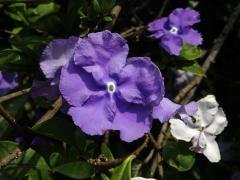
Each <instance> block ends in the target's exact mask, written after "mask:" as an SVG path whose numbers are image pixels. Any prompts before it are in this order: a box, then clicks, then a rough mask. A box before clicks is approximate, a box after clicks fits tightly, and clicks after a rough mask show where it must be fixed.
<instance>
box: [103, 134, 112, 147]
mask: <svg viewBox="0 0 240 180" xmlns="http://www.w3.org/2000/svg"><path fill="white" fill-rule="evenodd" d="M109 137H110V131H106V132H105V133H104V140H103V142H104V143H105V144H108V143H109Z"/></svg>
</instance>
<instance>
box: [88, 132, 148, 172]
mask: <svg viewBox="0 0 240 180" xmlns="http://www.w3.org/2000/svg"><path fill="white" fill-rule="evenodd" d="M148 142H149V135H148V134H146V135H145V139H144V142H143V143H142V144H141V145H140V146H139V147H138V148H137V149H136V150H135V151H133V152H132V153H131V154H129V155H128V156H126V157H125V158H118V159H114V160H108V161H101V159H100V158H97V159H90V160H89V163H90V164H92V165H94V166H95V167H98V168H104V169H109V168H113V167H116V166H117V165H119V164H121V163H122V162H123V161H124V160H125V159H126V158H127V157H129V156H131V155H135V156H138V155H139V154H140V153H141V152H142V150H143V149H144V148H146V147H147V144H148Z"/></svg>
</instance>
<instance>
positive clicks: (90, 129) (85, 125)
mask: <svg viewBox="0 0 240 180" xmlns="http://www.w3.org/2000/svg"><path fill="white" fill-rule="evenodd" d="M68 114H69V115H71V116H72V118H73V121H74V124H75V125H77V126H78V127H80V128H81V129H82V131H83V132H85V133H87V134H89V135H103V134H104V132H105V131H106V130H108V129H111V126H112V121H113V118H114V115H115V107H114V106H111V102H110V100H109V99H108V98H106V96H91V98H89V99H88V100H87V102H86V103H85V104H84V105H83V106H81V107H70V108H69V111H68Z"/></svg>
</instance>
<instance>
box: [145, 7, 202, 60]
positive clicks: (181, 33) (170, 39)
mask: <svg viewBox="0 0 240 180" xmlns="http://www.w3.org/2000/svg"><path fill="white" fill-rule="evenodd" d="M198 22H200V18H199V13H198V12H196V11H195V10H192V9H190V8H186V9H182V8H177V9H175V10H174V11H173V12H172V13H171V14H170V15H169V16H168V17H163V18H160V19H158V20H155V21H153V22H151V23H149V24H148V31H151V32H153V33H154V34H152V35H151V36H150V37H152V38H155V39H161V43H160V45H161V46H162V47H163V48H164V49H165V50H166V51H167V52H168V53H170V54H173V55H179V54H180V51H181V49H182V46H183V43H188V44H191V45H199V44H202V37H201V34H200V33H199V32H198V31H196V30H194V29H192V28H191V26H192V25H194V24H195V23H198Z"/></svg>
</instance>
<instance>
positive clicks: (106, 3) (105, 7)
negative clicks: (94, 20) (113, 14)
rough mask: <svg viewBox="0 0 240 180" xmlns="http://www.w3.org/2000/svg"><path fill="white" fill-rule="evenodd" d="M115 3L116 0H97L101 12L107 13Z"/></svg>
mask: <svg viewBox="0 0 240 180" xmlns="http://www.w3.org/2000/svg"><path fill="white" fill-rule="evenodd" d="M115 4H116V0H99V5H100V7H101V10H102V13H109V12H110V11H111V10H112V8H113V6H114V5H115Z"/></svg>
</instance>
